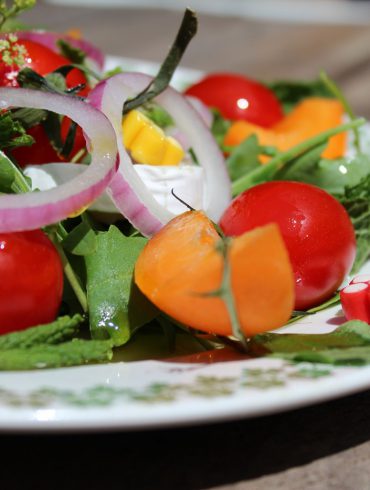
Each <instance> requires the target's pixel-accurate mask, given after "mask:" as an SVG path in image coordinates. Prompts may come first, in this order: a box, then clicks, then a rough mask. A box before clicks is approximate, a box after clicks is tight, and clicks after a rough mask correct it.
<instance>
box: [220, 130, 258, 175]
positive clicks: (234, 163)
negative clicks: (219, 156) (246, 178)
mask: <svg viewBox="0 0 370 490" xmlns="http://www.w3.org/2000/svg"><path fill="white" fill-rule="evenodd" d="M260 153H261V148H260V146H259V144H258V139H257V136H256V135H255V134H252V135H251V136H249V138H247V139H245V140H244V141H243V142H242V143H240V145H238V146H236V147H235V148H234V149H233V151H232V153H231V155H230V156H229V158H228V159H227V161H226V164H227V167H228V170H229V175H230V178H231V180H232V181H234V180H236V179H238V178H239V177H241V176H242V175H245V174H246V173H248V172H250V171H251V170H253V169H255V168H256V167H259V166H260V162H259V154H260Z"/></svg>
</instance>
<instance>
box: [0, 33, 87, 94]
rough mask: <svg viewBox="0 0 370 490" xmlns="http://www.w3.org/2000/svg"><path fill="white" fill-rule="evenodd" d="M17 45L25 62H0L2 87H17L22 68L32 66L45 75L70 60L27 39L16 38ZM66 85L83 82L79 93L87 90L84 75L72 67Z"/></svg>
mask: <svg viewBox="0 0 370 490" xmlns="http://www.w3.org/2000/svg"><path fill="white" fill-rule="evenodd" d="M17 45H20V46H22V47H23V48H24V49H25V63H24V64H23V65H22V66H16V65H12V66H9V65H8V64H5V63H4V62H3V61H1V62H0V85H1V86H2V87H19V84H18V81H17V76H18V73H19V71H20V70H21V69H22V68H25V67H28V68H32V70H34V71H35V72H36V73H38V74H39V75H47V74H49V73H51V72H53V71H54V70H57V69H58V68H60V67H61V66H65V65H70V64H71V61H70V60H68V59H67V58H65V57H64V56H62V55H60V54H58V53H55V52H54V51H52V50H51V49H49V48H47V47H46V46H43V45H42V44H39V43H36V42H34V41H29V40H18V41H17ZM66 83H67V87H69V88H71V87H75V86H77V85H80V84H85V85H86V87H85V88H84V89H82V90H81V91H80V92H79V94H80V95H86V94H87V93H88V91H89V89H88V87H87V80H86V77H85V75H84V74H83V73H82V72H81V71H80V70H78V69H77V68H74V69H73V70H71V72H70V73H69V74H68V75H67V77H66Z"/></svg>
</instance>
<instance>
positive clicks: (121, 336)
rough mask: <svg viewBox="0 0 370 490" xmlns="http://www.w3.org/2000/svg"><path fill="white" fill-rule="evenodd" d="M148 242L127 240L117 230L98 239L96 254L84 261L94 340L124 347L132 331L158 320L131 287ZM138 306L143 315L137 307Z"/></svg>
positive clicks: (137, 238)
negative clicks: (106, 339)
mask: <svg viewBox="0 0 370 490" xmlns="http://www.w3.org/2000/svg"><path fill="white" fill-rule="evenodd" d="M146 241H147V240H146V239H145V238H142V237H126V236H125V235H123V233H121V232H120V231H119V230H118V228H116V227H115V226H111V227H110V228H109V230H108V231H107V232H103V233H99V234H98V235H97V237H96V242H97V245H96V249H95V251H94V252H93V253H91V254H89V255H87V256H86V257H85V261H86V271H87V297H88V305H89V306H88V307H89V315H90V329H91V334H92V337H93V338H95V339H104V338H111V339H112V340H113V342H114V344H115V345H122V344H124V343H126V342H127V341H128V340H129V338H130V336H131V334H132V331H133V330H135V329H136V328H138V327H139V326H141V325H142V324H143V323H146V322H147V321H150V320H151V319H152V318H153V317H154V316H156V314H157V312H156V310H153V307H151V305H150V304H149V303H147V302H146V301H145V300H144V298H141V299H139V297H140V296H139V291H138V290H137V289H135V288H133V285H132V276H133V271H134V265H135V262H136V259H137V258H138V256H139V253H140V252H141V250H142V248H143V247H144V245H145V244H146ZM138 303H139V304H141V308H140V309H141V311H138V310H137V308H136V307H134V305H137V304H138Z"/></svg>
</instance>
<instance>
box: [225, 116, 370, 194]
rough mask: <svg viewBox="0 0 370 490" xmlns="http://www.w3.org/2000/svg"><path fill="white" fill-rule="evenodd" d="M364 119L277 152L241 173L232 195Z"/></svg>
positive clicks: (267, 178)
mask: <svg viewBox="0 0 370 490" xmlns="http://www.w3.org/2000/svg"><path fill="white" fill-rule="evenodd" d="M365 122H366V120H365V119H363V118H359V119H356V120H354V121H350V122H348V123H344V124H341V125H339V126H337V127H335V128H331V129H328V130H327V131H323V132H322V133H320V134H318V135H316V136H313V137H312V138H309V139H307V140H305V141H303V142H302V143H299V144H298V145H296V146H294V147H293V148H290V149H289V150H287V151H285V152H284V153H279V154H278V155H277V156H276V157H274V158H272V159H271V160H270V161H269V162H268V163H266V164H265V165H261V166H259V167H257V168H256V169H254V170H252V171H251V172H249V173H248V174H246V175H243V176H242V177H240V178H239V179H238V180H236V181H235V182H234V183H233V185H232V193H233V196H236V195H238V194H240V193H242V192H243V191H245V190H246V189H249V188H250V187H253V186H254V185H256V184H260V183H261V182H265V181H266V180H269V179H271V178H272V177H273V175H274V173H275V172H276V171H277V170H279V169H281V168H282V167H283V166H284V165H285V164H286V163H288V162H289V161H290V160H292V159H294V158H296V157H298V156H299V155H301V154H302V153H304V152H306V151H308V150H312V149H313V148H315V147H317V146H319V145H322V144H323V143H324V142H325V141H326V140H328V139H329V138H331V137H332V136H335V135H336V134H339V133H342V132H343V131H348V130H349V129H353V128H358V127H360V126H362V125H363V124H365Z"/></svg>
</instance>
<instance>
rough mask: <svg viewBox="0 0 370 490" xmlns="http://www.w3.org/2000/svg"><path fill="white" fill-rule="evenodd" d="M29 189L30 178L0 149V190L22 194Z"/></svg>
mask: <svg viewBox="0 0 370 490" xmlns="http://www.w3.org/2000/svg"><path fill="white" fill-rule="evenodd" d="M29 190H30V181H29V179H28V178H27V177H26V176H25V175H24V174H23V173H22V171H21V170H20V169H19V168H18V167H17V166H16V165H15V164H14V163H13V162H12V161H11V160H10V158H9V157H7V156H6V155H5V153H3V152H2V151H0V192H4V193H9V194H10V193H14V194H20V193H23V192H28V191H29Z"/></svg>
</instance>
